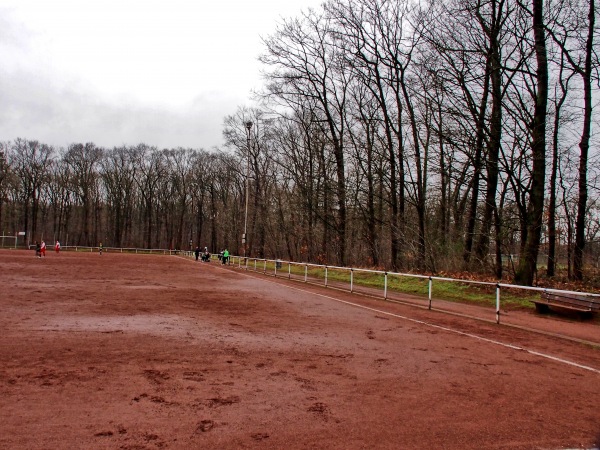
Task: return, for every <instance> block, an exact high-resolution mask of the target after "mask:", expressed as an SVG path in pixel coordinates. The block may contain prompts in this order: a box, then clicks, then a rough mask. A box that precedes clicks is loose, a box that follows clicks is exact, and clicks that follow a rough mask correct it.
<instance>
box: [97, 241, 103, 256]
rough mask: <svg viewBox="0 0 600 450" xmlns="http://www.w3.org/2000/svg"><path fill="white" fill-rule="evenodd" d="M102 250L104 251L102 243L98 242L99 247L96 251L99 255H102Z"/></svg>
mask: <svg viewBox="0 0 600 450" xmlns="http://www.w3.org/2000/svg"><path fill="white" fill-rule="evenodd" d="M103 249H104V247H102V242H100V247H98V251H99V252H100V254H102V250H103Z"/></svg>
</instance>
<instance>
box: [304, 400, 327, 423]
mask: <svg viewBox="0 0 600 450" xmlns="http://www.w3.org/2000/svg"><path fill="white" fill-rule="evenodd" d="M308 411H309V412H311V413H315V414H316V415H318V416H320V417H322V418H323V420H325V421H327V420H328V418H329V417H328V416H329V414H330V411H329V407H328V406H327V405H326V404H325V403H321V402H317V403H313V404H312V405H311V406H309V407H308Z"/></svg>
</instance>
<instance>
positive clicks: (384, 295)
mask: <svg viewBox="0 0 600 450" xmlns="http://www.w3.org/2000/svg"><path fill="white" fill-rule="evenodd" d="M383 299H384V300H387V272H385V273H384V275H383Z"/></svg>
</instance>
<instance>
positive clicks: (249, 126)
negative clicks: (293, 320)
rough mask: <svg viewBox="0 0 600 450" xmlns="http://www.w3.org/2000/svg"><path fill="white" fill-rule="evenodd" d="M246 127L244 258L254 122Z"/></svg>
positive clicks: (245, 255)
mask: <svg viewBox="0 0 600 450" xmlns="http://www.w3.org/2000/svg"><path fill="white" fill-rule="evenodd" d="M244 126H245V127H246V210H245V212H244V234H243V235H242V245H243V246H244V258H245V259H246V258H247V257H248V255H247V254H246V238H247V233H248V189H249V183H250V181H249V180H250V132H251V131H252V122H250V121H247V122H245V123H244ZM246 264H248V260H247V259H246Z"/></svg>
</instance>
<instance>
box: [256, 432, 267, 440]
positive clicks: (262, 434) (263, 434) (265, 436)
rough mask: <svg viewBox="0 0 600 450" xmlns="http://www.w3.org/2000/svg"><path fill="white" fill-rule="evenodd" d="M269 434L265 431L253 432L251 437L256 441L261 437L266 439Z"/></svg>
mask: <svg viewBox="0 0 600 450" xmlns="http://www.w3.org/2000/svg"><path fill="white" fill-rule="evenodd" d="M268 437H269V435H268V434H267V433H254V434H253V435H252V439H254V440H257V441H262V440H263V439H267V438H268Z"/></svg>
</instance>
